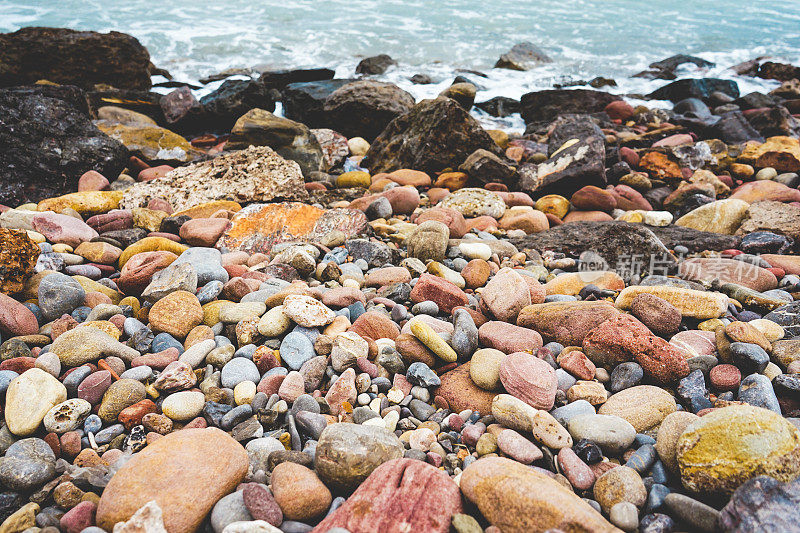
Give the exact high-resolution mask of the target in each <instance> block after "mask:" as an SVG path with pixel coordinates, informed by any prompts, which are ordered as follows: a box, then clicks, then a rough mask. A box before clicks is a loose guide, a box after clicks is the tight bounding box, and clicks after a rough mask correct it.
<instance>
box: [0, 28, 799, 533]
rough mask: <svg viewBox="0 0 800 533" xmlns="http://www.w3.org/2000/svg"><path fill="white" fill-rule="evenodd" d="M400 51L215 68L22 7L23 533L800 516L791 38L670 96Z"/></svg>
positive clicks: (655, 70) (11, 212)
mask: <svg viewBox="0 0 800 533" xmlns="http://www.w3.org/2000/svg"><path fill="white" fill-rule="evenodd" d="M393 61H394V60H393V59H392V58H390V57H388V56H378V57H375V58H369V59H368V60H365V61H364V62H362V64H360V65H359V67H358V68H357V69H356V72H354V73H353V78H352V79H334V77H333V75H334V73H333V72H332V71H330V70H328V69H324V68H320V69H307V70H295V71H275V72H264V73H262V74H261V76H260V77H259V78H257V79H252V80H249V81H247V80H240V79H230V80H227V81H225V82H224V83H223V84H222V85H221V86H220V87H219V89H217V90H216V91H214V92H212V93H211V94H209V95H207V96H205V97H203V98H202V99H200V100H198V99H196V98H195V96H194V94H193V93H192V91H191V89H190V87H188V86H187V85H183V84H180V83H177V82H174V86H175V88H174V90H172V91H171V92H169V93H168V94H166V95H161V94H157V93H155V92H153V91H152V90H151V89H152V87H151V81H150V80H151V76H153V75H155V74H162V75H168V73H166V72H165V71H163V70H160V69H158V68H157V67H155V66H154V65H153V64H152V63H151V61H150V58H149V54H148V53H147V50H146V49H144V47H142V46H141V45H140V44H139V43H138V41H136V39H134V38H133V37H131V36H128V35H125V34H120V33H113V32H112V33H110V34H98V33H93V32H75V31H72V30H64V29H43V28H26V29H23V30H20V31H18V32H16V33H12V34H0V65H2V68H0V170H2V172H0V203H2V207H0V258H1V259H2V260H1V261H0V291H1V292H2V293H1V294H0V334H2V344H0V399H2V414H3V417H2V418H3V424H2V428H0V452H2V457H0V533H21V532H25V533H39V532H41V533H55V532H56V531H62V532H65V533H102V532H103V531H106V532H112V531H113V533H141V532H146V533H162V532H169V533H192V532H195V531H203V532H209V533H210V532H214V533H274V532H278V531H282V532H284V533H304V532H308V531H313V532H315V533H326V532H330V533H345V532H350V533H363V532H398V533H400V532H403V533H406V532H443V533H444V532H448V531H454V532H457V533H482V532H486V533H499V532H502V533H505V532H533V531H541V532H545V531H547V532H549V533H557V532H563V533H573V532H593V533H595V532H597V533H599V532H603V533H606V532H607V533H611V532H619V531H625V532H634V531H639V532H641V533H671V532H679V531H686V532H694V531H705V532H716V531H730V532H742V533H744V532H766V531H776V532H777V531H797V528H798V525H797V524H798V521H799V520H800V511H798V509H799V508H800V507H798V503H800V480H798V477H799V476H800V429H798V428H800V303H797V302H796V300H795V299H796V298H800V256H799V255H798V241H799V239H800V190H798V185H800V177H799V176H798V172H800V115H799V113H800V81H798V78H800V68H798V67H794V66H791V65H784V64H780V63H776V62H772V61H770V60H768V59H763V58H759V59H757V60H754V61H753V62H751V63H748V64H746V65H739V66H737V67H736V69H737V72H738V73H739V74H741V75H754V76H760V77H764V78H769V79H777V80H779V81H781V82H782V84H781V86H780V87H779V88H778V89H776V90H774V91H772V92H770V93H769V94H758V93H751V94H745V95H741V94H739V89H738V86H737V84H736V82H733V81H730V80H720V79H710V78H698V79H677V80H675V79H674V78H675V77H676V76H675V69H676V67H677V66H678V65H680V64H682V63H685V62H692V63H695V64H699V63H698V62H702V61H703V60H701V59H698V58H692V57H690V56H674V57H672V58H668V59H666V60H663V61H659V62H657V63H654V64H653V65H651V70H650V71H647V72H644V73H641V74H639V75H641V76H649V77H652V78H654V79H663V80H664V86H663V87H662V88H660V89H658V90H657V91H655V92H654V93H653V94H651V95H649V97H650V98H652V99H658V100H669V101H671V102H672V103H673V104H674V106H673V108H672V109H671V110H665V109H661V108H655V107H654V108H648V107H646V106H638V107H633V106H631V105H630V104H629V103H628V102H627V101H626V100H625V99H624V98H622V97H620V96H616V95H612V94H610V93H607V92H603V91H601V90H590V89H564V88H562V89H552V90H545V91H537V92H532V93H528V94H525V95H523V96H522V97H521V98H520V99H519V100H511V99H499V98H498V99H493V100H490V101H486V102H479V103H478V104H475V101H476V99H478V100H480V91H479V88H477V87H476V86H475V85H474V84H472V83H470V82H469V81H468V80H466V79H456V80H454V83H453V85H452V86H451V87H449V88H448V89H446V90H445V91H444V92H443V93H442V95H440V96H439V97H438V98H435V99H431V100H424V101H419V102H417V101H415V100H414V98H413V97H412V96H411V95H409V94H408V93H406V92H405V91H403V90H401V89H400V88H398V87H396V86H395V85H392V84H389V83H383V82H379V81H376V80H374V79H372V78H371V76H374V75H377V74H380V72H382V69H383V70H385V69H386V68H387V67H389V66H390V65H391V64H392V62H393ZM546 61H549V58H548V57H547V55H546V54H545V53H544V52H542V51H540V50H538V49H536V48H535V47H533V46H532V45H530V44H529V43H527V44H526V43H521V44H520V45H517V46H515V47H514V48H512V49H511V50H510V51H509V52H508V53H507V54H504V55H503V56H502V57H501V58H500V59H499V60H498V64H497V66H496V67H497V68H513V69H518V70H525V69H528V68H535V65H536V64H538V63H542V62H546ZM231 74H233V73H231ZM224 77H225V75H222V77H216V78H215V79H222V78H224ZM418 81H419V82H420V83H422V82H425V80H424V79H422V78H420V79H419V80H418ZM596 85H598V86H601V85H603V82H602V80H600V81H598V82H597V83H596ZM640 96H641V95H640ZM276 102H280V103H281V108H282V109H283V114H284V115H285V116H277V115H275V114H273V112H274V111H275V109H276ZM474 105H477V106H479V107H480V108H481V109H483V110H486V111H487V112H489V113H492V114H496V115H503V114H506V113H515V112H518V113H520V114H521V116H522V118H523V119H524V120H525V123H526V125H527V127H526V131H525V133H524V134H523V135H520V134H511V133H509V132H504V131H500V130H487V129H484V128H483V127H482V126H481V124H480V123H479V122H477V121H476V119H475V118H473V116H472V115H471V114H470V110H471V109H472V108H473V106H474Z"/></svg>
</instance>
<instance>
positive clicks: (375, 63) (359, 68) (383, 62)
mask: <svg viewBox="0 0 800 533" xmlns="http://www.w3.org/2000/svg"><path fill="white" fill-rule="evenodd" d="M395 65H397V61H395V60H394V59H392V57H391V56H390V55H388V54H378V55H376V56H372V57H365V58H364V59H362V60H361V61H359V62H358V65H356V74H383V73H384V72H386V71H387V70H388V69H389V67H393V66H395Z"/></svg>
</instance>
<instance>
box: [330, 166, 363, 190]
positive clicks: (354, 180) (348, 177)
mask: <svg viewBox="0 0 800 533" xmlns="http://www.w3.org/2000/svg"><path fill="white" fill-rule="evenodd" d="M370 185H372V181H371V180H370V177H369V172H363V171H361V170H351V171H350V172H345V173H344V174H340V175H339V177H338V178H336V186H337V187H338V188H340V189H349V188H351V187H361V188H362V189H367V188H369V186H370Z"/></svg>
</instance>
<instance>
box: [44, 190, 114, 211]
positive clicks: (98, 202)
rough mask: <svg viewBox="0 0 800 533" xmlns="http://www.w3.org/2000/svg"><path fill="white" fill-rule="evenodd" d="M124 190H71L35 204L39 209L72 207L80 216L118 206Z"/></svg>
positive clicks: (58, 209)
mask: <svg viewBox="0 0 800 533" xmlns="http://www.w3.org/2000/svg"><path fill="white" fill-rule="evenodd" d="M123 194H124V191H82V192H72V193H69V194H65V195H63V196H57V197H56V198H48V199H46V200H42V201H41V202H39V204H38V205H37V206H36V208H37V210H39V211H55V212H56V213H61V212H62V211H63V210H64V209H74V210H75V211H77V212H78V213H80V214H81V215H82V216H92V215H99V214H100V213H107V212H109V211H111V210H112V209H117V208H118V207H119V202H120V200H122V195H123Z"/></svg>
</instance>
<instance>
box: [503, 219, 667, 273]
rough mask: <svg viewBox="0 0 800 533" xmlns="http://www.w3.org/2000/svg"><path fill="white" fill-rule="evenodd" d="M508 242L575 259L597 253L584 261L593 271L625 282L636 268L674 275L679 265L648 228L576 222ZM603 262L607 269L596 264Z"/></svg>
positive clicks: (647, 271) (635, 225)
mask: <svg viewBox="0 0 800 533" xmlns="http://www.w3.org/2000/svg"><path fill="white" fill-rule="evenodd" d="M509 240H510V242H511V244H513V245H514V246H516V247H517V248H518V249H520V250H525V249H534V250H537V251H543V250H552V251H554V252H560V253H564V254H567V255H569V256H575V257H577V256H580V255H581V254H582V253H584V252H595V254H596V255H595V254H591V255H592V256H594V257H593V258H588V259H587V258H584V260H588V261H589V262H590V263H592V264H590V265H589V266H590V267H592V268H591V270H598V269H600V270H614V271H617V273H618V274H620V275H621V276H622V277H623V278H626V277H630V274H631V273H636V272H629V271H633V270H635V269H637V268H638V269H639V272H638V273H639V274H645V273H664V272H668V273H671V272H673V271H674V270H675V269H676V268H677V265H678V263H677V261H676V259H675V257H674V256H673V255H672V254H671V253H670V251H669V250H668V249H667V247H666V246H664V243H663V242H661V240H660V239H659V238H658V237H656V235H655V234H654V233H653V232H652V231H651V230H650V228H649V227H647V226H642V225H639V224H628V223H627V222H616V221H614V222H573V223H569V224H563V225H561V226H557V227H555V228H551V229H549V230H546V231H542V232H540V233H534V234H531V235H527V236H525V237H519V238H514V239H509ZM597 256H599V258H598V257H597ZM600 258H601V259H602V261H604V262H605V263H606V264H605V265H600V264H594V263H595V262H602V261H600V260H599V259H600ZM600 267H604V268H600ZM651 270H652V271H651ZM656 270H657V272H656ZM623 273H625V274H626V275H623Z"/></svg>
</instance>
